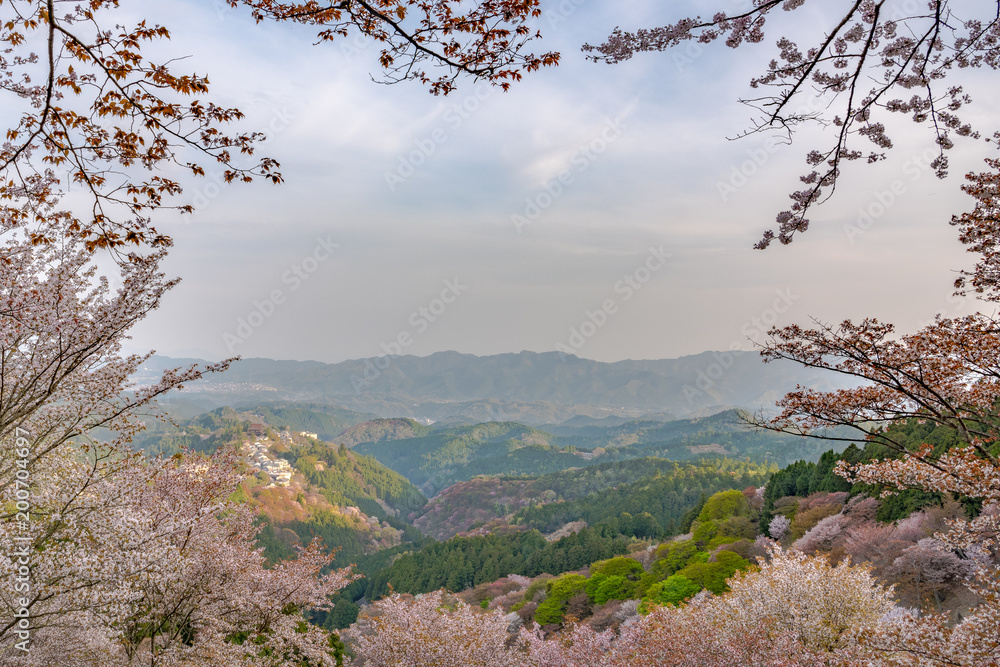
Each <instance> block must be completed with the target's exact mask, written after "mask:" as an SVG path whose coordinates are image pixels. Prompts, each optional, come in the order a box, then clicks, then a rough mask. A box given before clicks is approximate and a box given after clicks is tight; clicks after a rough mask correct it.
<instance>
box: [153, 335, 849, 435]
mask: <svg viewBox="0 0 1000 667" xmlns="http://www.w3.org/2000/svg"><path fill="white" fill-rule="evenodd" d="M195 361H198V360H195V359H173V358H169V357H158V356H157V357H153V358H151V359H150V360H149V361H148V362H147V363H146V365H145V366H144V368H143V370H142V373H141V374H139V375H138V376H137V377H136V381H137V382H138V383H140V384H144V383H146V382H151V381H154V380H155V379H157V378H158V377H159V374H160V372H161V371H162V370H163V369H166V368H174V367H177V366H183V365H186V364H188V363H192V362H195ZM796 385H802V386H805V387H811V388H815V389H822V390H829V389H835V388H839V387H842V386H844V385H842V384H841V383H840V381H839V379H838V378H837V377H835V376H831V375H830V374H827V373H823V372H821V371H816V370H812V369H808V368H802V367H801V366H798V365H795V364H792V363H787V362H772V363H769V364H765V363H763V362H762V361H761V359H760V357H759V356H758V355H757V354H756V353H752V352H743V353H739V352H736V353H731V352H705V353H702V354H697V355H692V356H686V357H681V358H678V359H658V360H639V361H635V360H626V361H619V362H614V363H604V362H599V361H592V360H589V359H582V358H579V357H576V356H573V355H564V354H561V353H558V352H541V353H538V352H520V353H516V354H514V353H511V354H498V355H492V356H483V357H479V356H475V355H471V354H461V353H458V352H438V353H435V354H432V355H430V356H427V357H415V356H384V357H377V358H372V359H358V360H350V361H344V362H341V363H337V364H326V363H321V362H316V361H278V360H273V359H260V358H254V359H244V360H241V361H239V362H236V363H234V364H233V365H232V367H231V368H230V370H229V371H227V372H226V373H222V374H217V375H210V376H209V377H207V378H205V379H203V380H201V381H199V382H195V383H190V384H189V385H187V386H186V388H185V390H184V391H183V392H181V393H180V394H179V395H177V396H176V398H175V399H174V402H173V404H172V407H173V408H174V409H175V410H176V411H177V412H179V413H181V414H184V413H188V414H196V413H198V412H203V411H205V410H209V409H212V408H215V407H219V406H222V405H238V404H240V403H251V402H261V401H290V402H317V403H325V404H334V405H340V406H344V407H347V408H350V409H352V410H357V411H361V412H368V413H371V414H374V415H379V416H383V417H411V418H414V419H423V420H433V421H455V422H483V421H518V422H521V423H525V424H531V425H540V424H556V423H560V422H564V421H566V420H568V419H571V418H574V417H588V418H598V419H600V418H607V417H630V418H635V417H638V416H641V415H646V414H657V415H661V416H664V417H667V416H669V417H674V418H681V417H692V416H701V415H707V414H712V413H715V412H718V411H720V410H723V409H726V408H729V407H739V408H744V409H751V410H755V409H764V410H769V409H773V406H774V402H775V400H777V399H778V398H780V397H781V396H782V395H784V394H785V393H786V392H787V391H789V390H791V389H794V388H795V387H796ZM168 407H171V405H170V404H168Z"/></svg>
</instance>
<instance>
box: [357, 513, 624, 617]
mask: <svg viewBox="0 0 1000 667" xmlns="http://www.w3.org/2000/svg"><path fill="white" fill-rule="evenodd" d="M627 549H628V540H627V539H625V538H623V537H621V536H618V535H611V536H608V537H604V536H602V535H601V534H600V533H598V532H597V531H596V530H595V529H593V528H587V529H584V530H582V531H580V532H579V533H576V534H574V535H570V536H568V537H564V538H562V539H560V540H557V541H555V542H547V541H546V540H545V538H544V537H542V535H541V534H540V533H538V532H537V531H529V532H520V533H515V534H513V535H489V536H486V537H458V538H453V539H451V540H448V541H447V542H440V543H432V544H429V545H427V546H425V547H423V548H422V549H420V550H419V551H417V552H415V553H412V554H407V555H404V556H401V557H400V558H398V559H397V560H396V561H395V562H394V563H393V564H392V565H391V566H390V567H389V568H387V569H386V570H384V571H382V572H379V573H378V574H377V575H374V576H373V577H372V578H371V579H370V580H369V581H370V583H369V586H368V590H367V591H366V593H365V596H366V597H367V598H368V599H370V600H374V599H377V598H379V597H382V596H384V595H386V594H387V593H388V590H389V587H390V586H391V587H392V590H393V591H395V592H398V593H414V594H416V593H427V592H430V591H433V590H437V589H439V588H447V589H449V590H452V591H456V592H457V591H461V590H464V589H466V588H471V587H473V586H476V585H479V584H481V583H484V582H489V581H493V580H495V579H499V578H500V577H502V576H505V575H507V574H521V575H526V576H529V577H534V576H538V575H539V574H542V573H544V572H549V573H552V572H556V573H559V572H568V571H571V570H578V569H580V568H584V567H587V566H589V565H590V564H591V563H593V562H595V561H599V560H603V559H606V558H610V557H612V556H616V555H621V554H624V553H626V551H627Z"/></svg>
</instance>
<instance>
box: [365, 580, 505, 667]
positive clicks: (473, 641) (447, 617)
mask: <svg viewBox="0 0 1000 667" xmlns="http://www.w3.org/2000/svg"><path fill="white" fill-rule="evenodd" d="M509 625H510V622H509V621H508V620H507V618H506V615H504V614H503V613H502V612H500V611H496V610H490V611H478V610H476V609H474V608H472V607H470V606H469V605H467V604H465V603H464V602H461V601H460V600H457V599H453V598H449V596H447V595H446V594H445V593H444V592H442V591H439V592H436V593H428V594H426V595H421V596H419V597H416V598H413V597H411V596H403V595H399V594H398V593H397V594H393V595H391V596H389V597H387V598H383V599H382V600H379V601H378V602H376V603H374V604H372V605H371V607H370V608H369V609H368V610H366V612H365V614H364V616H363V617H362V618H361V619H360V621H359V622H358V623H357V624H356V625H354V626H352V628H351V631H350V638H351V640H352V649H353V650H354V652H355V654H356V655H357V656H358V658H360V659H362V660H363V664H365V665H371V667H418V666H420V667H423V666H427V667H430V666H431V665H433V666H434V667H467V666H477V667H507V666H509V667H516V666H518V665H521V664H523V660H524V658H525V654H524V651H523V649H522V647H521V646H517V645H515V646H511V645H509V644H511V643H513V637H512V635H511V634H510V633H509V632H508V626H509Z"/></svg>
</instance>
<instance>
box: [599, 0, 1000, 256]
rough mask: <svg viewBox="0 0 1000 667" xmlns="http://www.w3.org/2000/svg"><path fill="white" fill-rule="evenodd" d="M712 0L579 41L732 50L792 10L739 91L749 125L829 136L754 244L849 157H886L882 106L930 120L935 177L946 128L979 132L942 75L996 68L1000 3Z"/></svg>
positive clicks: (802, 210)
mask: <svg viewBox="0 0 1000 667" xmlns="http://www.w3.org/2000/svg"><path fill="white" fill-rule="evenodd" d="M715 4H716V6H717V7H718V11H716V12H714V13H712V16H711V18H706V19H703V18H701V17H700V16H696V17H690V18H684V19H681V20H679V21H677V22H675V23H672V24H669V25H666V26H663V27H658V28H640V29H637V30H635V31H631V32H629V31H624V30H621V29H620V28H616V29H615V30H614V32H612V34H611V35H610V36H609V37H608V39H607V41H605V42H604V43H603V44H601V45H599V46H592V45H586V46H584V50H585V51H587V52H590V53H592V54H594V55H593V56H592V57H593V58H594V59H595V60H599V61H603V62H607V63H618V62H621V61H624V60H628V59H629V58H632V57H634V56H635V55H636V54H639V53H643V52H650V51H654V52H655V51H666V50H669V49H672V48H676V47H679V46H680V45H682V44H684V43H687V42H694V43H697V44H701V45H703V44H709V43H711V42H714V41H717V40H724V41H725V44H726V45H727V46H729V47H730V48H734V49H736V48H740V47H741V46H743V45H745V44H753V43H759V42H762V41H764V39H765V26H766V24H767V21H768V19H772V18H775V17H774V14H775V13H777V12H788V13H792V14H793V16H790V17H788V18H789V22H790V23H791V24H792V25H793V26H795V28H796V29H795V31H794V33H795V34H791V35H788V36H781V37H779V38H778V39H777V41H776V46H777V53H776V55H775V57H774V58H773V59H772V60H771V61H770V62H769V63H767V65H766V66H765V67H764V68H763V71H762V72H761V73H760V74H758V75H757V76H754V77H753V78H752V79H751V80H750V87H751V89H752V90H753V91H754V92H753V94H754V96H753V97H750V98H748V99H744V100H742V102H743V103H744V104H747V105H749V106H750V107H751V108H752V109H753V110H754V113H755V114H756V115H755V117H754V120H753V122H752V125H751V126H750V128H749V130H748V131H747V133H748V134H749V133H754V132H762V131H772V130H776V131H779V132H781V133H783V134H784V135H785V137H786V138H787V139H790V138H791V136H792V134H793V133H794V132H795V130H797V129H799V128H800V127H801V126H803V125H805V124H808V123H819V124H821V125H824V126H826V127H831V128H832V129H833V132H832V133H831V140H830V142H829V143H828V144H827V145H826V146H823V147H820V148H817V149H813V150H810V151H808V153H807V155H806V163H807V168H808V171H807V173H805V174H804V175H803V176H802V177H801V181H802V183H803V184H804V185H805V187H804V188H803V189H800V190H796V191H795V192H793V193H791V199H792V204H791V207H790V208H788V209H787V210H785V211H782V212H781V213H779V214H778V216H777V223H778V226H777V230H767V231H765V232H764V235H763V237H762V238H761V240H760V242H759V243H758V244H757V247H758V248H766V247H767V246H768V245H770V243H771V242H772V241H773V240H775V239H777V240H779V241H780V242H781V243H790V242H791V241H792V239H793V238H794V236H795V234H797V233H799V232H804V231H805V230H806V229H807V228H808V227H809V220H808V218H807V217H806V216H807V214H808V212H809V210H810V209H811V208H812V207H813V206H814V205H815V204H817V203H820V202H822V201H825V200H826V199H827V198H829V197H830V195H832V194H833V192H834V190H835V189H836V186H837V182H838V179H839V177H840V175H841V174H842V172H843V169H844V167H845V166H846V164H847V163H848V162H853V161H858V160H862V161H864V162H867V163H869V164H871V163H875V162H881V161H882V160H884V159H885V158H886V153H887V151H888V150H889V149H891V148H892V147H893V141H892V138H891V134H890V131H889V129H888V126H887V122H889V117H890V115H891V114H904V115H907V116H909V117H910V118H911V119H912V120H913V121H914V122H915V123H917V124H918V125H920V126H922V127H926V128H928V129H929V131H930V133H931V134H932V136H933V140H934V143H935V146H936V147H937V149H938V156H937V158H936V159H935V160H934V161H933V162H932V163H931V167H932V168H933V169H934V170H935V172H936V173H937V175H938V176H939V177H942V178H943V177H944V176H945V175H947V172H948V151H949V150H951V149H952V148H953V147H954V145H955V141H954V140H955V137H970V138H978V137H979V136H980V135H979V132H978V131H977V130H976V129H975V128H974V127H973V126H972V125H971V124H970V123H969V122H967V121H966V120H965V119H964V116H963V111H964V110H965V107H967V106H968V105H969V103H970V102H971V101H972V100H971V97H970V96H969V94H968V93H967V92H966V91H965V89H964V88H963V86H962V85H958V84H957V83H955V82H954V81H951V80H950V79H954V78H955V77H953V76H952V75H953V74H954V73H955V72H956V70H962V69H976V68H986V69H994V70H995V69H997V68H998V67H1000V20H998V16H1000V14H998V11H1000V3H996V2H982V3H959V2H955V1H953V0H929V1H927V2H914V3H899V2H896V3H890V2H886V0H851V1H850V2H847V3H843V4H836V3H829V2H822V1H820V0H817V1H815V2H807V1H806V0H754V2H753V3H751V5H750V6H749V7H748V8H746V9H744V10H738V11H736V12H731V11H726V9H728V8H727V7H725V6H724V3H715ZM779 18H780V17H779ZM796 19H800V20H798V21H796ZM817 24H818V25H819V26H820V27H819V29H818V30H817V29H815V26H816V25H817ZM988 134H989V132H988V133H987V135H988Z"/></svg>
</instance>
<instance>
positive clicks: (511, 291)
mask: <svg viewBox="0 0 1000 667" xmlns="http://www.w3.org/2000/svg"><path fill="white" fill-rule="evenodd" d="M901 1H904V0H901ZM720 3H721V5H726V6H728V5H732V6H733V7H734V8H738V6H740V5H741V4H745V3H744V1H743V0H729V1H728V4H727V0H717V2H715V3H707V2H671V3H662V2H652V1H649V2H646V1H643V2H628V3H593V2H582V1H581V0H563V1H562V2H561V3H560V2H547V3H543V7H544V8H545V13H544V14H543V16H542V18H541V19H540V20H539V25H538V27H539V28H540V29H541V30H542V32H543V35H544V39H543V41H542V42H540V43H538V44H537V45H536V46H535V47H534V48H535V50H537V51H542V50H559V51H561V53H562V58H563V60H562V64H561V65H560V66H559V67H556V68H548V69H546V70H544V71H541V72H537V73H532V74H529V75H527V76H526V77H525V78H524V80H523V81H521V82H519V83H517V84H516V85H515V86H514V87H513V88H512V89H511V90H510V91H508V92H506V93H505V92H502V91H500V90H499V89H496V88H491V87H489V86H488V85H487V84H484V83H476V82H474V81H471V80H461V81H460V82H459V89H458V90H457V91H455V92H454V93H452V94H451V95H449V96H448V97H445V98H442V97H435V96H432V95H430V94H429V93H428V92H427V90H426V88H423V87H421V86H420V85H419V84H416V83H411V82H405V83H401V84H397V85H392V86H386V85H381V84H378V83H375V82H373V81H372V78H371V77H372V75H374V76H375V77H376V78H377V77H378V66H377V55H378V49H377V47H375V46H374V45H372V44H369V43H366V42H365V41H364V40H363V39H358V38H355V37H351V38H348V39H347V40H346V41H344V42H341V43H339V44H337V43H334V44H321V45H316V44H314V42H315V35H314V33H313V32H311V31H309V30H307V29H305V28H301V27H300V28H294V27H290V26H284V25H257V24H255V23H254V22H253V20H252V19H251V18H250V17H249V16H247V14H246V12H245V11H242V10H233V9H231V8H229V7H228V5H227V4H226V3H225V2H223V1H222V0H211V1H210V0H198V1H197V2H186V1H182V0H160V2H157V3H155V4H154V3H144V4H143V5H142V6H139V5H138V4H137V3H132V4H128V3H125V9H124V10H123V11H124V12H125V15H126V16H127V15H128V13H129V12H132V16H135V17H138V16H139V15H140V14H141V15H142V16H144V17H146V18H147V19H148V20H149V21H150V22H158V23H162V24H165V25H167V26H169V27H170V28H171V30H172V33H173V39H172V41H171V42H170V43H169V44H166V45H158V46H157V47H156V49H157V50H158V51H157V52H160V51H162V53H163V54H165V55H167V54H168V55H169V56H170V57H177V56H178V55H181V56H186V59H185V60H182V61H179V62H177V63H175V64H174V67H175V68H181V69H185V68H186V69H190V70H192V71H195V72H198V73H199V74H201V73H205V72H208V75H209V78H210V80H211V82H212V85H213V90H214V95H215V96H216V98H217V99H218V100H219V101H221V102H222V103H225V104H228V105H232V106H237V107H239V108H241V109H242V110H243V111H244V112H245V113H246V118H245V120H244V121H243V122H242V123H241V124H240V125H239V126H238V127H239V128H240V129H246V130H261V131H264V132H265V133H266V134H267V135H268V141H267V142H266V143H265V144H263V145H262V146H261V147H260V149H259V152H260V153H261V154H263V155H268V156H271V157H274V158H276V159H277V160H279V161H280V162H281V172H282V174H283V175H284V178H285V182H284V183H283V184H281V185H278V186H274V185H271V184H266V183H264V182H256V183H253V184H250V185H245V184H239V185H225V184H222V183H221V178H220V175H219V173H218V172H213V171H212V170H211V169H209V172H208V175H207V177H206V178H205V179H199V180H194V181H191V182H190V183H188V187H187V189H186V191H185V193H184V195H183V196H182V197H181V199H182V200H183V201H184V202H187V203H191V204H193V205H194V206H195V207H196V209H197V210H196V213H194V214H193V215H186V216H179V215H175V214H173V213H166V214H162V215H161V216H160V217H159V218H157V219H156V225H157V227H158V228H159V229H160V230H161V231H165V232H167V233H169V234H170V235H171V236H172V237H173V238H174V241H175V246H174V248H173V250H172V251H171V253H170V256H169V257H168V259H167V261H166V263H165V269H166V271H167V273H168V274H170V275H176V276H180V277H181V279H182V282H181V284H180V285H179V286H178V287H176V288H175V289H174V290H173V291H172V292H171V293H170V294H168V295H167V297H166V298H165V299H164V301H163V303H162V305H161V307H160V308H159V309H158V310H157V311H155V312H154V313H152V314H151V315H150V316H148V317H147V319H146V320H145V321H144V322H142V323H141V324H140V325H139V326H138V327H137V328H136V329H135V330H134V331H133V333H132V336H133V339H132V341H131V342H130V344H129V347H130V348H131V349H135V350H149V349H155V350H156V351H157V352H158V353H160V354H166V355H169V356H196V357H201V358H207V359H218V358H223V357H228V356H232V355H241V356H243V357H269V358H275V359H297V360H318V361H324V362H338V361H342V360H345V359H355V358H363V357H372V356H377V355H380V354H384V353H402V354H416V355H421V356H422V355H427V354H431V353H434V352H437V351H442V350H457V351H459V352H464V353H471V354H477V355H487V354H497V353H503V352H519V351H521V350H533V351H538V352H544V351H552V350H557V349H560V350H563V351H572V352H573V353H575V354H577V355H578V356H581V357H585V358H589V359H596V360H599V361H616V360H621V359H654V358H672V357H678V356H683V355H688V354H695V353H698V352H702V351H705V350H723V349H730V348H742V349H746V348H749V347H750V340H751V339H754V338H758V339H759V338H760V333H761V332H762V331H763V330H764V329H766V327H767V326H769V325H772V324H779V325H780V324H791V323H800V324H807V323H809V321H810V318H816V319H819V320H821V321H826V322H839V321H841V320H843V319H845V318H853V319H860V318H863V317H865V316H877V317H878V318H879V319H881V320H885V321H890V322H894V323H896V324H897V325H898V326H899V328H900V330H901V331H911V330H913V329H915V328H917V327H919V326H920V325H921V324H924V323H926V322H927V321H928V320H929V319H930V318H932V317H933V316H934V314H935V313H942V314H944V315H956V314H960V313H964V312H969V311H971V310H974V305H969V304H967V303H964V302H962V301H960V300H958V299H956V298H954V297H952V296H951V291H952V290H951V284H952V281H953V280H954V278H955V271H956V270H957V269H960V268H962V267H965V266H968V264H969V260H968V258H967V257H966V253H965V252H964V250H963V248H962V247H961V246H960V245H959V244H958V242H957V240H956V234H955V230H954V228H952V227H951V226H949V225H948V224H947V223H948V220H949V219H950V216H951V214H953V213H957V212H960V211H963V210H965V209H966V208H967V207H968V202H969V201H970V200H969V199H968V198H967V197H965V196H964V195H962V194H961V192H960V190H959V187H960V185H961V178H960V175H961V174H963V173H965V172H966V171H968V170H970V169H974V168H977V167H978V166H979V164H980V163H979V161H980V160H981V159H982V152H981V151H982V146H981V145H978V146H977V145H975V142H972V141H968V142H964V143H959V145H958V148H957V149H956V150H955V151H953V154H954V155H953V169H952V173H953V175H952V176H951V177H950V178H948V179H946V180H944V181H940V180H938V179H936V178H935V177H934V175H933V174H932V173H931V171H930V169H928V168H927V167H926V164H927V162H929V159H928V158H929V157H930V156H931V155H932V152H929V149H930V148H931V146H932V144H931V140H932V137H931V135H930V134H929V133H928V132H927V131H926V130H925V129H922V128H920V127H918V126H915V125H913V124H912V123H909V124H907V122H905V121H904V122H903V123H902V124H897V126H896V133H895V134H894V135H893V136H894V139H895V141H896V148H895V149H894V150H893V151H891V152H890V159H889V160H888V161H887V162H885V163H883V164H880V165H876V166H866V165H861V164H856V165H851V166H850V167H849V168H848V169H847V170H846V172H845V174H844V177H843V179H842V181H841V183H840V185H839V187H838V192H837V194H836V196H835V197H834V199H832V200H831V201H830V202H828V203H827V204H825V205H823V206H822V207H821V208H819V209H816V210H815V211H813V214H812V215H811V216H810V217H811V220H812V226H811V228H810V230H809V232H808V233H806V234H804V235H802V236H800V237H798V238H797V240H796V241H795V242H794V243H792V244H791V245H789V246H780V245H778V244H775V246H773V247H772V248H771V249H769V250H766V251H763V252H762V251H757V250H753V249H752V246H753V244H754V243H755V242H756V241H757V240H758V239H759V237H760V234H761V232H762V231H763V230H764V229H767V228H770V227H771V226H772V223H773V221H774V216H775V214H776V213H778V212H779V211H781V210H783V209H784V208H786V202H787V201H788V199H787V195H788V193H789V192H791V191H792V190H794V189H796V185H797V177H798V176H799V175H800V174H801V173H803V172H804V169H805V162H804V156H805V154H806V153H807V152H808V151H809V150H810V149H812V148H814V147H816V145H817V143H818V142H821V141H823V139H824V137H828V136H829V135H828V133H827V132H826V131H825V130H824V129H822V128H811V129H806V130H803V131H802V132H800V133H798V134H796V135H795V137H794V141H793V143H792V144H791V145H777V144H776V143H775V142H774V141H773V140H769V138H768V136H767V135H752V136H749V137H746V138H743V139H740V140H732V138H733V137H736V136H737V135H739V134H740V133H741V132H742V131H743V130H745V129H746V128H747V127H748V126H749V125H750V123H751V121H752V118H753V116H752V110H750V109H748V108H747V107H746V106H744V105H741V104H739V102H738V100H739V99H740V98H741V97H745V96H748V95H749V94H750V92H751V91H750V88H749V86H748V82H749V80H750V78H751V77H752V76H753V75H754V74H755V73H756V72H758V71H760V70H761V69H762V68H763V67H765V66H766V63H767V61H768V60H769V59H770V57H771V56H772V55H773V52H774V48H775V47H774V41H775V40H776V39H777V37H778V35H779V34H780V30H775V31H772V32H771V33H770V34H769V35H768V39H767V40H766V41H765V43H764V44H761V45H754V46H753V47H750V48H743V49H740V51H738V52H734V51H732V50H731V49H728V48H726V47H725V46H724V45H722V44H719V45H712V46H710V47H705V48H699V47H696V46H689V47H687V48H683V47H682V48H681V49H680V50H679V51H675V52H667V53H657V54H644V55H642V56H638V57H636V58H634V59H632V60H630V61H628V62H626V63H623V64H619V65H614V66H609V65H605V64H597V63H593V62H589V61H587V60H586V59H585V57H584V54H583V53H581V52H580V45H581V44H583V43H586V42H591V43H599V42H601V41H602V40H603V38H604V37H605V36H606V35H607V34H608V33H609V32H610V31H611V30H612V29H613V28H614V27H615V26H617V25H620V26H622V27H623V28H626V29H632V28H636V27H641V26H655V25H663V24H666V23H669V22H671V21H674V20H677V19H678V18H681V17H683V16H685V15H687V14H689V13H697V12H698V11H699V10H700V11H702V12H705V11H708V9H706V8H716V7H719V6H721V5H720ZM815 18H816V21H815V23H814V24H813V25H812V26H811V27H812V28H813V29H819V28H821V27H822V21H823V17H821V16H817V17H815ZM800 23H801V18H800ZM792 27H794V28H795V29H797V30H801V25H798V26H792ZM974 82H975V81H974V78H973V80H972V83H974ZM989 88H990V87H989V86H980V87H979V88H976V89H975V90H973V92H974V94H975V95H976V98H977V102H978V104H977V106H976V108H975V109H976V110H975V112H974V113H973V114H972V115H971V118H972V119H973V120H975V119H976V118H977V117H978V118H979V119H980V120H981V121H989V120H990V118H989V109H991V108H994V109H995V108H1000V107H998V104H997V102H1000V100H998V99H995V98H996V97H997V96H998V93H997V92H991V91H990V90H989ZM991 95H992V96H993V97H991ZM865 212H867V213H868V215H867V216H866V215H865Z"/></svg>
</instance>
